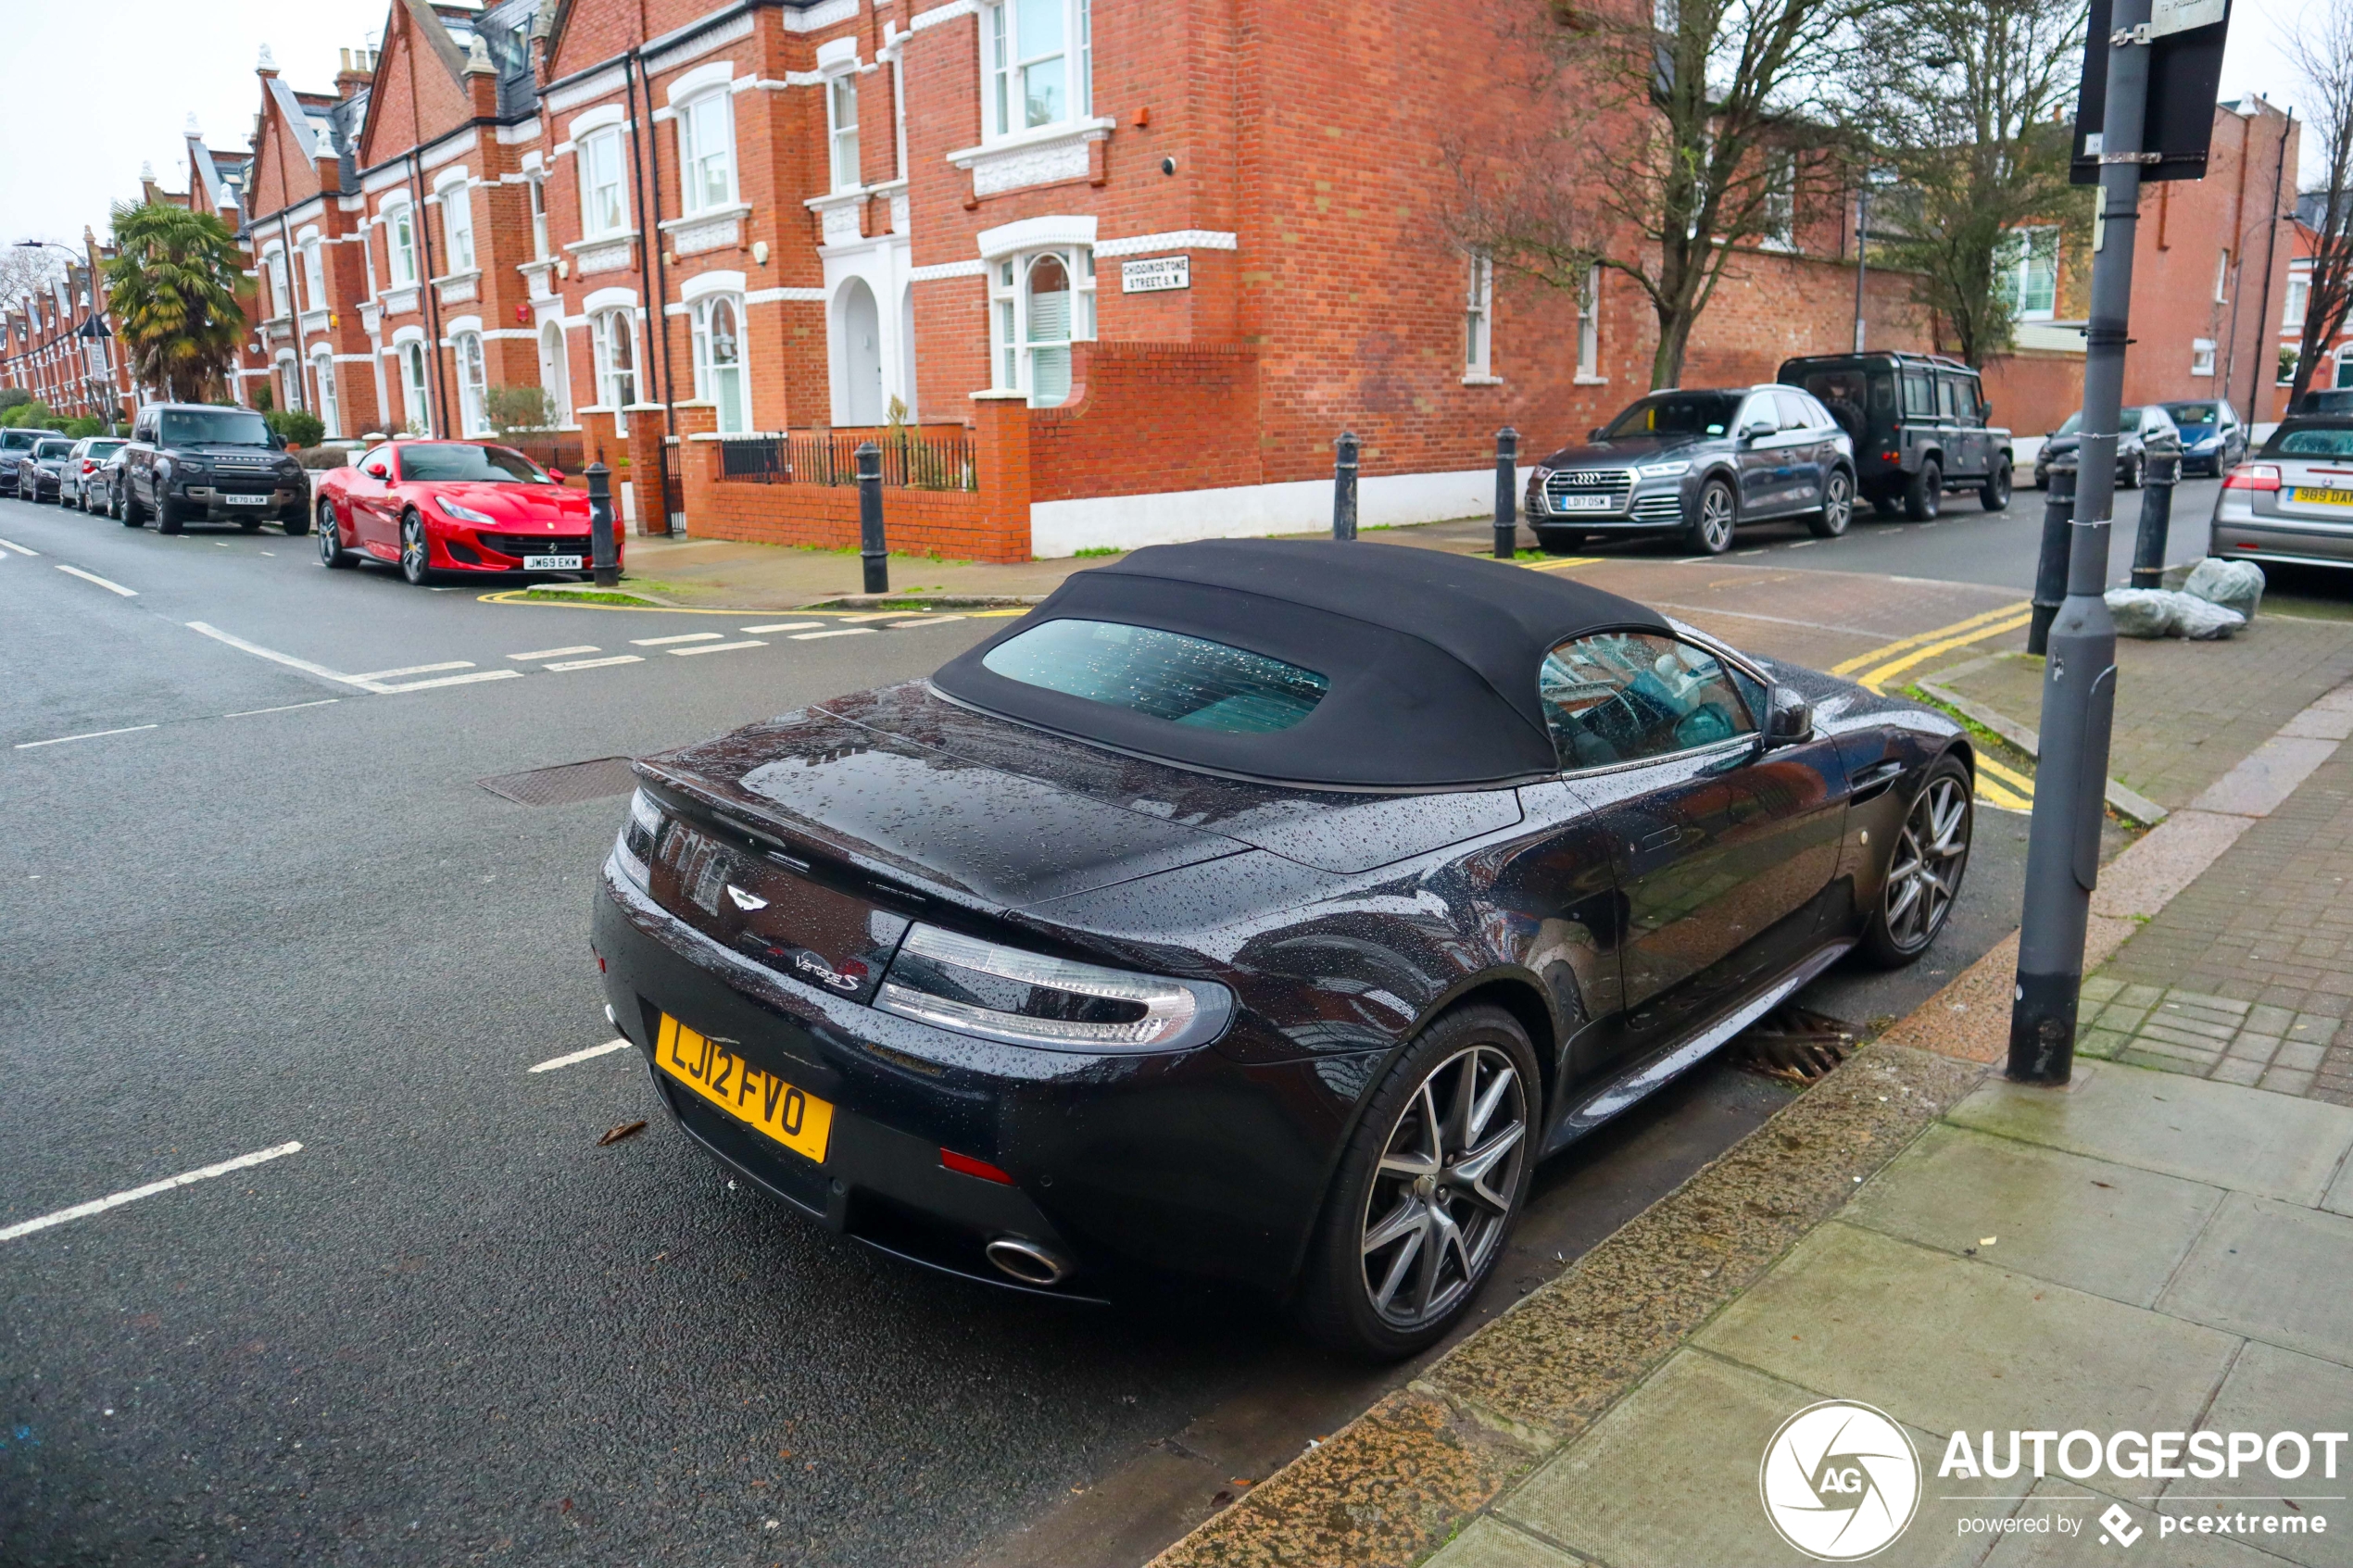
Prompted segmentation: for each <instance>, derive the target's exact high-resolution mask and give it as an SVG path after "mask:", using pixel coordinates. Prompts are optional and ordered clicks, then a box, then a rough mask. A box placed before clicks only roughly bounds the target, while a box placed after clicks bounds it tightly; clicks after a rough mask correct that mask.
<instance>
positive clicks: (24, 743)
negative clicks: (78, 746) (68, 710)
mask: <svg viewBox="0 0 2353 1568" xmlns="http://www.w3.org/2000/svg"><path fill="white" fill-rule="evenodd" d="M156 727H157V726H155V725H153V724H128V725H125V726H124V727H123V728H121V729H120V730H84V731H83V732H82V734H78V735H59V736H58V737H57V739H55V740H21V741H19V742H18V743H17V747H16V748H17V749H18V750H19V751H31V749H32V748H33V747H34V746H63V745H65V743H66V742H68V741H69V740H96V739H97V738H98V737H99V736H100V735H131V734H138V733H139V732H140V731H141V730H152V729H155V728H156Z"/></svg>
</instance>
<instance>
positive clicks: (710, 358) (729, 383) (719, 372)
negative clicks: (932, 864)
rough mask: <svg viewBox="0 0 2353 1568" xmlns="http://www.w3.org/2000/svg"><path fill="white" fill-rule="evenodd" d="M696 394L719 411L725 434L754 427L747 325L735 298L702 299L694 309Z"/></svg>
mask: <svg viewBox="0 0 2353 1568" xmlns="http://www.w3.org/2000/svg"><path fill="white" fill-rule="evenodd" d="M694 347H695V395H696V396H697V397H698V398H700V399H701V400H702V401H704V402H707V403H709V404H711V407H712V408H714V409H715V410H717V414H718V418H717V421H716V422H717V428H718V431H719V433H720V434H722V435H740V434H742V433H744V432H745V431H748V430H749V429H750V428H751V425H750V421H749V419H748V417H747V414H746V408H745V403H744V359H743V325H742V317H741V314H740V310H739V307H738V306H737V304H736V298H735V296H734V295H711V296H710V297H708V298H705V299H701V300H698V301H697V302H696V303H695V310H694Z"/></svg>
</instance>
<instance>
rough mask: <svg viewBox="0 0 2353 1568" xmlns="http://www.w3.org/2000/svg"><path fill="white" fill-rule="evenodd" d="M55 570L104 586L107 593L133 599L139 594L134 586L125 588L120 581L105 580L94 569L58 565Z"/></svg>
mask: <svg viewBox="0 0 2353 1568" xmlns="http://www.w3.org/2000/svg"><path fill="white" fill-rule="evenodd" d="M57 570H58V571H62V572H66V573H68V574H69V575H71V576H74V577H79V578H81V579H82V581H83V582H84V583H96V584H97V585H98V586H99V587H101V588H104V589H105V590H106V591H107V593H109V594H120V595H121V596H123V597H124V598H126V599H135V598H137V597H138V596H139V590H138V589H136V588H126V587H124V586H123V585H122V584H121V583H109V582H108V581H107V579H105V578H103V577H101V576H99V575H98V574H97V573H96V572H94V571H82V569H81V568H80V567H78V566H60V567H59V568H57Z"/></svg>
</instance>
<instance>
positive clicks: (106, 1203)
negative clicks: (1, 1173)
mask: <svg viewBox="0 0 2353 1568" xmlns="http://www.w3.org/2000/svg"><path fill="white" fill-rule="evenodd" d="M301 1152H302V1145H300V1144H298V1143H282V1144H280V1145H279V1146H278V1147H277V1148H265V1149H261V1150H259V1151H258V1152H257V1153H253V1154H240V1155H239V1156H237V1158H235V1159H234V1160H222V1161H221V1162H220V1164H218V1165H207V1166H205V1167H204V1168H203V1169H202V1170H199V1171H182V1172H181V1173H180V1174H178V1175H176V1176H166V1177H165V1178H164V1179H163V1180H161V1181H159V1182H149V1183H148V1184H147V1185H145V1186H143V1187H132V1189H131V1190H130V1191H128V1192H118V1193H115V1194H113V1195H112V1196H110V1197H107V1198H93V1199H92V1200H91V1201H90V1202H88V1203H77V1204H75V1205H74V1206H73V1207H72V1208H70V1209H60V1210H57V1211H56V1212H55V1213H51V1214H43V1215H41V1216H40V1217H39V1218H37V1219H31V1220H19V1221H18V1222H17V1223H15V1224H13V1225H0V1241H14V1240H16V1239H17V1237H19V1236H31V1234H32V1233H33V1232H35V1231H45V1230H47V1229H48V1228H49V1227H50V1226H51V1225H62V1224H64V1223H66V1222H68V1221H69V1220H86V1219H88V1218H89V1217H90V1216H91V1215H93V1214H103V1213H105V1212H106V1211H107V1210H109V1209H120V1208H121V1207H122V1206H123V1205H124V1204H126V1203H136V1202H138V1201H139V1199H141V1198H153V1197H155V1196H156V1194H157V1193H159V1192H170V1190H171V1189H172V1188H174V1187H184V1186H191V1185H195V1183H197V1182H207V1181H210V1180H211V1179H212V1178H213V1177H215V1176H225V1175H227V1174H228V1173H230V1172H232V1171H243V1170H245V1169H247V1168H249V1167H251V1166H255V1165H259V1164H263V1163H265V1162H267V1161H269V1160H277V1159H282V1158H283V1157H284V1156H286V1155H289V1154H299V1153H301Z"/></svg>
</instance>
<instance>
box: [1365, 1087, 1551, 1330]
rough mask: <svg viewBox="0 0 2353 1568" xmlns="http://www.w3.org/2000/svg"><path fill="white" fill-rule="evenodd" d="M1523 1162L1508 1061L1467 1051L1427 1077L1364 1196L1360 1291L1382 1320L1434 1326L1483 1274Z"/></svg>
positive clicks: (1523, 1101) (1519, 1114)
mask: <svg viewBox="0 0 2353 1568" xmlns="http://www.w3.org/2000/svg"><path fill="white" fill-rule="evenodd" d="M1527 1158H1528V1095H1527V1092H1526V1086H1525V1085H1523V1084H1522V1083H1521V1081H1520V1073H1519V1069H1518V1068H1516V1066H1514V1065H1513V1063H1512V1060H1511V1058H1510V1057H1508V1056H1506V1055H1505V1054H1504V1052H1503V1051H1501V1050H1499V1049H1497V1048H1496V1047H1492V1046H1473V1047H1469V1048H1468V1049H1466V1050H1463V1051H1458V1052H1456V1053H1455V1054H1454V1055H1453V1056H1451V1057H1448V1058H1447V1059H1446V1060H1444V1061H1441V1062H1440V1063H1439V1064H1438V1065H1437V1066H1436V1067H1434V1068H1432V1069H1431V1070H1430V1073H1429V1075H1428V1077H1426V1078H1424V1079H1423V1080H1422V1082H1421V1085H1420V1086H1419V1087H1418V1088H1416V1090H1415V1091H1414V1093H1413V1095H1412V1096H1411V1097H1410V1098H1408V1099H1407V1100H1406V1102H1405V1107H1404V1110H1403V1111H1401V1112H1400V1113H1399V1115H1398V1119H1397V1124H1396V1125H1395V1126H1394V1127H1392V1128H1390V1134H1389V1141H1388V1142H1387V1143H1386V1144H1385V1145H1383V1146H1382V1148H1381V1158H1380V1167H1379V1169H1378V1172H1376V1173H1375V1174H1374V1177H1373V1184H1372V1188H1371V1190H1370V1191H1369V1192H1368V1193H1367V1194H1366V1195H1365V1214H1364V1222H1363V1228H1362V1230H1361V1232H1360V1236H1361V1238H1362V1252H1363V1257H1364V1284H1365V1297H1366V1298H1367V1299H1368V1300H1369V1301H1370V1302H1371V1304H1372V1307H1373V1310H1374V1311H1376V1312H1378V1314H1379V1315H1380V1317H1381V1320H1382V1321H1383V1322H1384V1323H1388V1324H1389V1325H1390V1326H1391V1327H1392V1328H1399V1329H1406V1330H1411V1329H1415V1328H1418V1327H1420V1326H1422V1325H1423V1324H1425V1323H1433V1322H1435V1321H1437V1320H1438V1319H1440V1318H1442V1317H1444V1316H1445V1315H1446V1314H1447V1313H1448V1312H1450V1311H1453V1309H1454V1307H1455V1306H1456V1305H1457V1304H1458V1303H1459V1302H1460V1301H1461V1300H1462V1298H1463V1297H1464V1296H1466V1294H1468V1293H1469V1292H1470V1290H1471V1289H1472V1288H1473V1287H1474V1286H1477V1285H1478V1281H1479V1280H1480V1279H1481V1278H1482V1277H1484V1275H1485V1273H1486V1270H1487V1265H1488V1263H1489V1262H1490V1261H1491V1259H1492V1257H1493V1255H1494V1253H1495V1250H1496V1249H1497V1248H1499V1247H1500V1246H1501V1245H1502V1244H1503V1238H1504V1230H1505V1228H1506V1227H1507V1226H1508V1225H1509V1223H1510V1222H1511V1217H1512V1209H1513V1206H1514V1204H1515V1203H1516V1199H1517V1195H1518V1192H1519V1178H1520V1167H1521V1165H1522V1164H1523V1163H1524V1162H1525V1161H1526V1160H1527Z"/></svg>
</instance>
